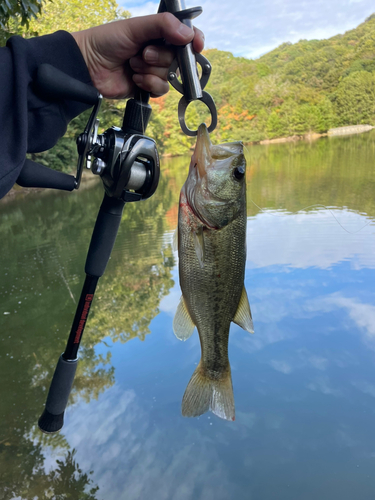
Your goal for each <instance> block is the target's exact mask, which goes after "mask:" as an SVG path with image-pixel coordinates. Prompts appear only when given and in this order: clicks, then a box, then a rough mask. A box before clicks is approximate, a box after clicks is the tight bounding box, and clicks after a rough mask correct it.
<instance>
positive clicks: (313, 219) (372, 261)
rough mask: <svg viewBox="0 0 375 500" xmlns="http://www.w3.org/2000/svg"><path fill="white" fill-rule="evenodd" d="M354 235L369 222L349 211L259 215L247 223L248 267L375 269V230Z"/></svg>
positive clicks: (368, 229)
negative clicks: (344, 265) (342, 265)
mask: <svg viewBox="0 0 375 500" xmlns="http://www.w3.org/2000/svg"><path fill="white" fill-rule="evenodd" d="M332 213H333V214H335V217H336V219H337V220H338V221H339V223H340V224H341V225H342V226H343V227H344V228H345V229H347V230H349V231H352V232H355V231H357V230H358V229H360V228H361V227H363V226H364V225H365V224H366V223H367V222H368V219H367V218H366V217H364V216H363V215H360V214H357V213H354V212H350V211H348V210H333V211H328V210H320V211H318V212H315V211H314V212H308V213H298V214H295V215H290V214H288V215H286V214H284V215H283V214H282V213H275V212H273V213H260V214H258V215H257V216H256V217H251V218H249V219H248V223H247V261H248V262H247V265H248V267H257V268H260V267H267V266H273V265H278V266H287V267H291V268H302V269H306V268H308V267H317V268H320V269H328V268H330V267H331V266H333V265H334V264H337V263H339V262H343V261H346V260H349V259H350V260H351V262H352V265H353V266H354V267H355V268H356V269H360V268H362V267H367V268H372V269H374V268H375V254H374V252H373V248H374V246H375V232H374V226H373V225H368V226H366V227H364V228H363V229H362V230H361V231H360V232H357V233H356V234H350V233H348V232H346V231H345V229H343V227H341V226H340V225H339V223H338V222H337V220H335V218H334V217H333V216H332Z"/></svg>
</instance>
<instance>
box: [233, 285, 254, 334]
mask: <svg viewBox="0 0 375 500" xmlns="http://www.w3.org/2000/svg"><path fill="white" fill-rule="evenodd" d="M233 322H234V323H236V325H238V326H240V327H241V328H243V329H244V330H246V331H247V332H249V333H254V325H253V318H252V317H251V310H250V304H249V299H248V298H247V293H246V289H245V287H243V289H242V294H241V298H240V302H239V304H238V307H237V312H236V314H235V315H234V318H233Z"/></svg>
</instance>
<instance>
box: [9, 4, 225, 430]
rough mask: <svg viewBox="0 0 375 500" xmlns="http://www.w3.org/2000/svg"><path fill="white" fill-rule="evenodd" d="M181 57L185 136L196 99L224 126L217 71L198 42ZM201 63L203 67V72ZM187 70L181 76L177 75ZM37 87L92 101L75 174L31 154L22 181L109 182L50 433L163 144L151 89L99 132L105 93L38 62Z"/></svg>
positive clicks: (53, 392)
mask: <svg viewBox="0 0 375 500" xmlns="http://www.w3.org/2000/svg"><path fill="white" fill-rule="evenodd" d="M158 12H171V13H172V14H174V15H175V16H176V17H177V18H178V19H179V20H180V21H181V22H183V23H184V24H186V25H188V26H190V27H191V20H192V19H194V18H195V17H196V16H197V15H199V14H200V13H201V12H202V8H201V7H195V8H192V9H185V5H184V1H183V0H162V1H161V2H160V5H159V11H158ZM176 53H177V58H176V60H175V61H174V62H173V63H172V66H171V68H170V71H169V75H168V80H169V81H170V83H171V85H172V86H173V87H174V88H175V89H176V90H178V91H179V92H180V93H181V94H182V98H181V100H180V103H179V106H178V118H179V122H180V125H181V129H182V131H183V132H184V133H185V134H186V135H190V136H194V135H197V131H194V130H190V129H189V128H188V127H187V125H186V123H185V112H186V108H187V106H188V105H189V104H190V102H192V101H194V100H201V101H202V102H203V103H204V104H206V106H207V107H208V108H209V110H210V113H211V125H210V127H209V130H210V131H212V130H214V128H215V127H216V124H217V112H216V107H215V104H214V101H213V99H212V97H211V96H210V95H209V94H208V93H207V92H205V91H203V88H204V87H205V85H206V84H207V81H208V78H209V76H210V73H211V65H210V63H209V62H208V60H207V59H206V58H205V57H204V56H202V55H200V54H195V53H194V51H193V48H192V43H190V44H187V45H186V46H184V47H176ZM197 63H198V64H200V65H201V68H202V75H201V77H200V78H199V76H198V70H197ZM178 69H179V70H180V74H181V80H182V82H180V81H179V80H178V77H177V70H178ZM34 84H35V88H36V89H37V91H38V92H40V93H41V94H42V95H43V97H44V98H50V99H53V100H57V99H60V100H62V99H71V100H75V101H78V102H82V103H85V104H88V105H90V106H93V110H92V112H91V115H90V118H89V120H88V122H87V125H86V127H85V129H84V132H83V133H82V134H80V135H79V137H78V138H77V151H78V163H77V172H76V175H75V176H73V175H68V174H64V173H62V172H57V171H54V170H51V169H49V168H47V167H44V166H43V165H40V164H38V163H35V162H32V161H31V160H26V161H25V165H24V167H23V169H22V171H21V174H20V176H19V177H18V179H17V183H18V184H19V185H20V186H22V187H43V188H53V189H61V190H66V191H73V190H74V189H78V188H79V186H80V182H81V178H82V172H83V168H84V166H85V165H86V168H88V169H91V171H92V173H93V174H95V175H99V176H100V178H101V180H102V182H103V187H104V198H103V201H102V204H101V206H100V209H99V213H98V216H97V219H96V222H95V226H94V230H93V234H92V237H91V242H90V246H89V250H88V253H87V258H86V264H85V274H86V278H85V281H84V284H83V287H82V291H81V295H80V299H79V302H78V305H77V309H76V312H75V316H74V319H73V323H72V327H71V330H70V334H69V337H68V341H67V344H66V347H65V350H64V352H63V353H62V354H61V356H60V357H59V360H58V362H57V366H56V369H55V372H54V375H53V378H52V381H51V385H50V388H49V392H48V396H47V401H46V404H45V408H44V411H43V413H42V415H41V417H40V418H39V421H38V426H39V428H40V429H41V430H42V431H43V432H45V433H53V432H57V431H59V430H60V429H61V428H62V426H63V424H64V413H65V409H66V406H67V403H68V398H69V395H70V392H71V389H72V385H73V381H74V376H75V373H76V369H77V363H78V350H79V346H80V343H81V340H82V335H83V332H84V329H85V326H86V323H87V319H88V316H89V312H90V309H91V306H92V303H93V300H94V295H95V290H96V287H97V284H98V281H99V278H100V277H101V276H102V275H103V274H104V272H105V269H106V266H107V263H108V260H109V258H110V256H111V253H112V249H113V246H114V243H115V240H116V236H117V232H118V229H119V226H120V223H121V217H122V213H123V210H124V207H125V204H126V203H130V202H136V201H141V200H145V199H147V198H149V197H150V196H152V195H153V194H154V193H155V191H156V188H157V186H158V183H159V176H160V163H159V155H158V151H157V148H156V143H155V141H154V140H153V139H151V138H150V137H147V136H146V135H144V134H145V131H146V128H147V125H148V122H149V119H150V116H151V111H152V110H151V106H150V104H149V99H150V94H149V93H148V92H145V91H142V90H140V89H138V90H137V91H136V93H135V96H134V98H132V99H129V100H128V101H127V104H126V107H125V112H124V117H123V122H122V126H121V128H119V127H115V126H112V127H110V128H109V129H107V130H106V131H105V132H104V133H103V134H100V135H98V127H99V120H98V118H97V116H98V113H99V110H100V105H101V101H102V96H101V94H100V93H99V92H98V90H97V89H95V88H94V87H92V86H90V85H87V84H85V83H82V82H80V81H78V80H75V79H74V78H72V77H70V76H68V75H66V74H65V73H63V72H62V71H60V70H58V69H56V68H54V67H53V66H51V65H49V64H42V65H41V66H39V68H38V72H37V76H36V79H35V82H34Z"/></svg>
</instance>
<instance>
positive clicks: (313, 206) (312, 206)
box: [249, 198, 373, 234]
mask: <svg viewBox="0 0 375 500" xmlns="http://www.w3.org/2000/svg"><path fill="white" fill-rule="evenodd" d="M249 199H250V201H251V203H253V205H255V206H256V207H257V208H258V209H259V210H260V211H261V212H263V213H265V214H267V215H272V217H290V216H291V215H297V214H298V213H299V212H302V211H303V210H307V209H308V208H315V207H319V208H324V209H325V210H327V211H328V212H329V213H330V214H331V215H332V217H333V218H334V219H335V221H336V222H337V224H338V225H339V226H341V227H342V229H343V230H344V231H346V232H347V233H349V234H356V233H359V231H362V229H364V228H365V227H366V226H368V225H369V224H371V222H373V221H372V220H370V221H369V222H367V223H366V224H365V225H364V226H362V227H360V228H359V229H357V230H356V231H349V230H348V229H346V228H345V227H344V226H343V225H342V224H341V222H340V221H339V220H338V219H337V217H336V216H335V214H334V213H333V212H332V210H331V209H329V208H328V207H326V206H325V205H321V204H320V203H318V204H316V205H309V206H308V207H303V208H300V209H299V210H296V211H295V212H290V213H288V214H285V215H282V214H273V213H271V212H269V211H268V210H267V209H264V208H261V207H260V206H259V205H257V204H256V203H255V201H253V200H252V199H251V198H249Z"/></svg>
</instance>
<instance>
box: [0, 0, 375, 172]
mask: <svg viewBox="0 0 375 500" xmlns="http://www.w3.org/2000/svg"><path fill="white" fill-rule="evenodd" d="M86 4H90V5H91V4H92V5H93V6H94V5H96V4H97V5H96V7H95V9H92V10H91V11H95V14H96V16H95V15H91V16H89V15H87V16H86V17H87V18H85V19H84V20H83V21H84V23H83V24H82V22H83V21H82V19H81V18H82V15H81V11H82V7H81V3H80V2H79V1H78V0H70V1H63V0H54V2H53V3H49V4H46V7H45V10H44V11H43V12H42V15H41V17H40V18H38V19H37V20H34V21H32V22H31V23H30V26H29V28H28V31H27V29H26V28H25V27H21V26H20V25H15V24H14V23H13V25H12V26H11V27H13V32H16V33H17V32H18V33H19V32H24V31H25V30H26V32H25V33H24V35H26V36H30V35H31V34H32V35H35V34H39V35H40V34H43V33H46V32H50V31H54V30H56V29H59V28H60V29H64V28H65V29H68V30H69V29H70V30H73V29H82V28H83V27H88V26H89V25H95V24H98V23H99V22H100V21H99V20H100V19H107V20H111V19H116V18H119V17H126V16H127V15H128V13H126V12H121V11H119V9H118V6H117V4H116V2H115V1H114V0H90V1H88V2H85V5H86ZM90 5H86V7H88V8H87V9H84V10H85V12H86V13H87V12H89V11H90V9H89V7H90ZM68 6H69V8H68ZM59 9H60V10H62V12H61V16H60V15H59V13H58V11H59ZM91 11H90V12H91ZM77 23H78V24H77ZM8 31H9V29H8ZM0 35H1V33H0ZM5 35H6V33H5ZM205 55H206V57H207V58H208V59H209V61H210V62H211V64H212V68H213V69H212V75H211V79H210V81H209V83H208V85H207V87H206V90H207V91H208V92H209V93H211V94H212V96H213V97H214V99H215V102H216V104H217V109H218V117H219V123H218V127H217V129H216V130H215V132H214V133H213V134H212V135H213V141H215V142H222V141H232V140H242V141H244V142H245V143H249V142H253V141H260V140H263V139H273V138H277V137H285V136H291V135H303V134H307V133H312V132H316V133H323V132H326V131H327V130H328V129H329V128H332V127H337V126H342V125H352V124H353V125H355V124H360V123H368V124H371V125H375V14H373V15H372V16H370V17H369V18H368V19H366V21H365V22H363V23H362V24H361V25H359V26H358V27H357V28H355V29H353V30H351V31H348V32H347V33H345V34H343V35H337V36H335V37H333V38H330V39H328V40H310V41H307V40H301V41H299V42H298V43H296V44H291V43H289V42H286V43H284V44H282V45H281V46H280V47H278V48H277V49H275V50H273V51H272V52H269V53H268V54H266V55H264V56H262V57H260V58H259V59H256V60H249V59H245V58H240V57H234V56H233V55H232V54H231V53H229V52H223V51H220V50H216V49H212V50H207V51H206V52H205ZM180 97H181V96H180V94H178V93H177V92H176V91H175V90H174V89H172V90H171V92H169V94H168V95H167V96H163V97H161V98H159V99H153V100H152V101H151V104H152V107H153V114H152V119H151V122H150V124H149V127H148V129H147V134H148V135H150V136H151V137H153V138H154V139H155V140H156V141H157V143H158V146H159V150H160V152H161V153H165V154H173V155H175V154H183V153H186V152H187V151H188V150H189V148H190V147H191V146H192V145H193V144H194V139H192V138H187V137H186V136H184V135H183V134H182V132H181V131H180V127H179V123H178V118H177V105H178V101H179V99H180ZM124 107H125V102H123V101H112V102H109V101H107V102H105V104H104V106H103V112H102V113H101V127H102V129H103V130H104V129H105V128H106V127H108V126H110V125H120V124H121V118H122V113H123V109H124ZM86 119H87V118H86V117H82V116H81V117H79V118H78V119H76V120H75V121H74V122H73V123H72V125H71V126H70V127H69V129H68V132H67V136H66V138H64V139H63V140H62V141H61V142H60V144H59V145H58V146H57V148H55V150H54V151H52V152H50V153H48V154H47V156H45V158H44V160H43V161H45V162H46V163H48V164H49V165H50V166H52V164H54V167H55V168H58V169H64V168H65V164H71V161H72V159H73V157H74V155H75V146H74V143H73V141H72V140H71V138H72V137H74V136H75V135H76V133H77V132H79V131H81V130H82V129H83V127H84V121H85V120H86ZM208 120H209V118H208V116H207V108H205V106H204V105H203V104H202V103H198V104H197V103H192V104H191V105H190V106H189V108H188V110H187V122H188V125H189V126H190V127H196V126H197V125H198V124H199V123H200V122H201V121H208ZM39 159H40V158H39ZM67 160H68V161H67Z"/></svg>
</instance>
